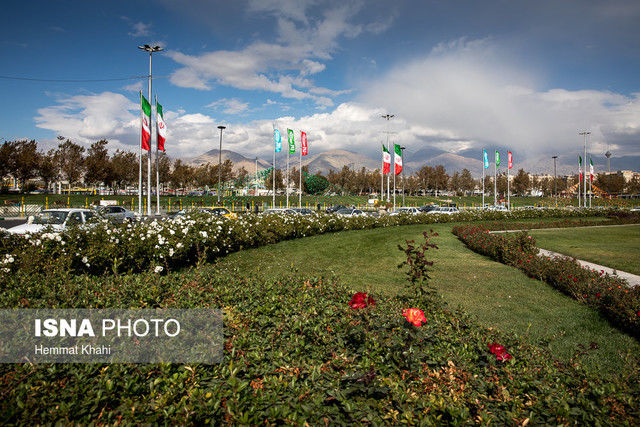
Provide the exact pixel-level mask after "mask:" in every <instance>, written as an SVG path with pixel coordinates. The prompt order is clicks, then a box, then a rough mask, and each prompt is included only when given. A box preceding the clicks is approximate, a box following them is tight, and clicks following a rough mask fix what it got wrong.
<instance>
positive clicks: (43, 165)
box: [37, 149, 59, 192]
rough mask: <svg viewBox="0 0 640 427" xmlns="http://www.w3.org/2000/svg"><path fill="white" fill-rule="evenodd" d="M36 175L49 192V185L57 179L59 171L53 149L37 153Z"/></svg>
mask: <svg viewBox="0 0 640 427" xmlns="http://www.w3.org/2000/svg"><path fill="white" fill-rule="evenodd" d="M37 169H38V175H39V176H40V179H42V181H43V182H44V188H45V191H46V192H49V186H50V185H51V182H53V181H55V180H56V179H58V175H59V171H58V167H57V166H56V162H55V150H53V149H52V150H49V152H47V153H40V154H39V155H38V167H37Z"/></svg>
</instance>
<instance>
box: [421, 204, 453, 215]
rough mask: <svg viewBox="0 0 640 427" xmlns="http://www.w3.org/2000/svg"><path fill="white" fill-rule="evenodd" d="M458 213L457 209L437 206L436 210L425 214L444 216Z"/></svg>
mask: <svg viewBox="0 0 640 427" xmlns="http://www.w3.org/2000/svg"><path fill="white" fill-rule="evenodd" d="M458 212H460V211H459V210H458V208H454V207H449V206H439V207H438V208H436V209H434V210H431V211H429V212H427V214H445V215H453V214H456V213H458Z"/></svg>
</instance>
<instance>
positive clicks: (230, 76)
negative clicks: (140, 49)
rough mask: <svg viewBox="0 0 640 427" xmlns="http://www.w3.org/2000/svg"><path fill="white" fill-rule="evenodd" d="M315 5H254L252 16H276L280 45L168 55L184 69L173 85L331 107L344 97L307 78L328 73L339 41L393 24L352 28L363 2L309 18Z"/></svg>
mask: <svg viewBox="0 0 640 427" xmlns="http://www.w3.org/2000/svg"><path fill="white" fill-rule="evenodd" d="M315 3H316V2H315V1H295V0H266V1H263V0H261V1H257V0H256V1H250V2H249V7H248V11H249V12H250V13H261V14H265V13H266V14H270V15H273V16H272V18H273V20H274V21H275V22H276V26H277V27H276V32H277V39H276V41H274V42H264V41H257V42H253V43H250V44H248V45H247V46H245V47H243V48H241V49H239V50H233V51H231V50H218V51H213V52H208V53H203V54H200V55H187V54H185V53H183V52H179V51H170V52H168V56H169V57H170V58H171V59H173V60H174V61H176V62H177V63H178V64H180V65H181V66H182V67H181V68H179V69H178V70H176V71H175V72H174V73H173V74H172V75H171V78H170V81H171V82H172V83H173V84H175V85H177V86H180V87H188V88H195V89H200V90H209V89H211V86H212V84H220V85H224V86H230V87H233V88H237V89H242V90H259V91H267V92H273V93H277V94H279V95H280V96H282V97H285V98H292V99H311V100H313V101H314V102H315V103H316V105H317V106H318V107H319V108H327V107H331V106H333V100H332V99H331V98H333V97H336V96H338V95H341V94H343V93H345V91H343V90H332V89H328V88H323V87H316V85H315V82H314V81H312V80H310V79H309V78H308V76H312V75H315V74H318V73H321V72H322V71H324V70H325V68H326V64H325V62H326V61H328V60H330V59H331V58H332V56H333V54H334V52H335V51H336V50H337V49H338V48H339V40H340V39H342V38H353V37H356V36H358V35H360V34H362V33H363V32H371V33H377V32H380V31H383V30H384V29H386V28H388V26H389V25H390V24H391V21H392V18H389V17H386V21H384V22H385V23H386V24H384V25H371V26H367V25H362V24H356V23H354V22H353V21H354V19H355V17H356V16H357V14H358V12H360V11H361V10H362V8H363V7H364V3H363V2H355V3H353V2H351V3H347V4H337V2H335V4H333V5H330V6H329V7H325V8H324V10H322V12H320V13H315V14H314V15H313V16H311V14H309V11H308V9H309V8H310V7H315V6H316V4H315ZM336 4H337V5H336Z"/></svg>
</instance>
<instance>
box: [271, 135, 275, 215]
mask: <svg viewBox="0 0 640 427" xmlns="http://www.w3.org/2000/svg"><path fill="white" fill-rule="evenodd" d="M272 173H273V175H272V176H273V178H272V179H271V180H272V181H273V182H272V184H273V197H272V200H271V208H272V209H273V208H275V207H276V124H275V123H274V124H273V172H272Z"/></svg>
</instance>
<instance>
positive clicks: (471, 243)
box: [452, 225, 640, 338]
mask: <svg viewBox="0 0 640 427" xmlns="http://www.w3.org/2000/svg"><path fill="white" fill-rule="evenodd" d="M452 231H453V233H454V234H455V235H456V236H458V237H459V238H460V240H462V241H463V242H464V243H465V244H466V245H467V246H468V247H469V248H470V249H472V250H473V251H475V252H477V253H480V254H482V255H486V256H489V257H491V258H493V259H494V260H496V261H499V262H502V263H504V264H508V265H511V266H514V267H517V268H519V269H520V270H522V271H523V272H524V273H525V274H527V276H529V277H532V278H535V279H538V280H542V281H545V282H547V283H548V284H550V285H551V286H553V287H554V288H556V289H559V290H561V291H562V292H564V293H565V294H567V295H570V296H571V297H573V298H574V299H576V300H578V301H581V302H583V303H585V304H587V305H589V306H591V307H594V308H596V309H597V310H599V311H600V312H601V313H602V314H603V315H604V316H605V317H606V318H607V319H609V321H611V322H612V323H613V324H614V325H616V326H618V327H620V328H621V329H623V330H625V331H627V332H629V333H630V334H631V335H633V336H635V337H636V338H640V286H635V287H633V288H629V287H628V283H627V282H626V281H625V280H624V279H621V278H619V277H617V276H611V275H609V274H605V272H604V271H595V270H592V269H589V268H585V267H582V266H581V265H580V264H578V262H577V261H576V260H575V259H572V258H570V257H558V258H549V257H546V256H542V255H538V249H537V248H536V247H535V239H534V238H533V237H532V236H529V235H528V234H527V233H526V232H522V233H508V234H501V235H496V234H490V233H489V230H487V228H485V227H483V226H477V225H465V226H456V227H453V230H452Z"/></svg>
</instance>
